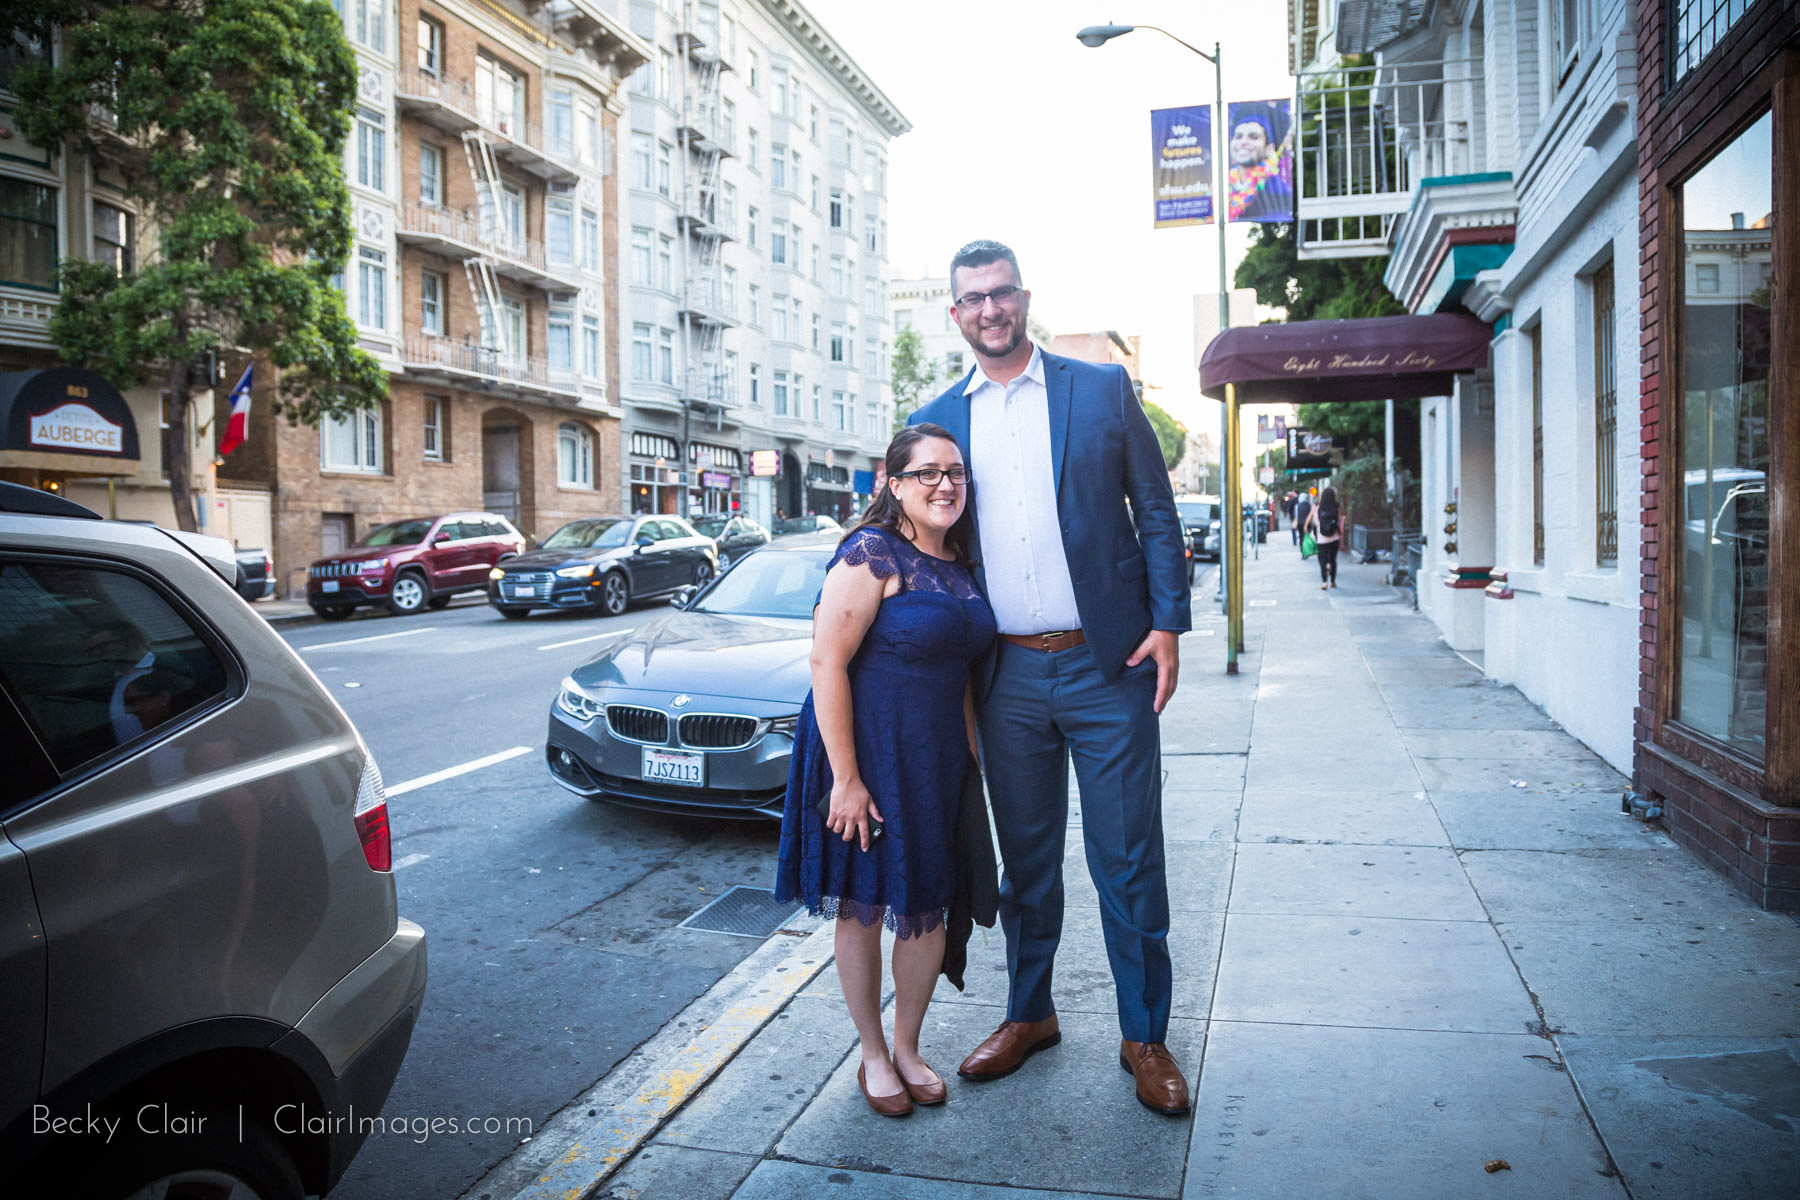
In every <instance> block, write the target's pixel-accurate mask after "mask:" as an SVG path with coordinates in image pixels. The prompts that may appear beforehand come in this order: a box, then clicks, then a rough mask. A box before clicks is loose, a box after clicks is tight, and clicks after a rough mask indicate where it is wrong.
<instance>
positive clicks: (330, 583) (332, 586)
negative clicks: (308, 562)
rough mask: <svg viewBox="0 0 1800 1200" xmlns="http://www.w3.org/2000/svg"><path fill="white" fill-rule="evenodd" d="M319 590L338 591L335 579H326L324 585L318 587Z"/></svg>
mask: <svg viewBox="0 0 1800 1200" xmlns="http://www.w3.org/2000/svg"><path fill="white" fill-rule="evenodd" d="M319 589H320V590H321V591H326V592H335V591H337V590H338V581H337V580H335V579H327V580H326V581H325V582H324V583H321V584H320V585H319Z"/></svg>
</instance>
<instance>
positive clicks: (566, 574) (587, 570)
mask: <svg viewBox="0 0 1800 1200" xmlns="http://www.w3.org/2000/svg"><path fill="white" fill-rule="evenodd" d="M593 573H594V564H593V563H583V564H582V565H581V566H579V567H558V568H557V569H556V577H557V578H558V579H586V578H587V577H588V576H590V575H592V574H593Z"/></svg>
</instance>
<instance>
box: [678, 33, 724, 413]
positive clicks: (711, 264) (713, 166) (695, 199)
mask: <svg viewBox="0 0 1800 1200" xmlns="http://www.w3.org/2000/svg"><path fill="white" fill-rule="evenodd" d="M690 39H691V41H692V43H693V44H692V45H690V46H689V47H688V53H687V54H685V55H684V56H683V57H684V59H685V67H686V69H687V71H688V73H689V80H690V83H691V86H690V87H689V88H688V89H687V90H686V94H685V97H684V99H685V103H686V106H687V111H686V112H685V113H684V114H683V120H682V127H683V129H682V132H683V141H684V142H685V143H686V150H687V154H686V156H685V157H686V169H687V171H688V178H689V186H688V190H687V195H686V207H687V214H686V216H687V220H686V221H685V222H684V223H685V224H686V225H687V227H688V235H689V236H688V242H687V255H688V277H687V281H686V283H687V302H686V303H685V304H684V305H683V312H682V322H683V324H684V325H685V326H686V332H687V340H688V344H689V346H690V348H691V357H690V358H689V360H688V366H687V371H686V381H685V382H686V389H685V390H686V392H687V395H688V396H689V397H690V398H692V399H694V400H698V401H701V402H703V403H704V404H705V405H706V407H707V408H709V409H710V408H712V407H713V406H715V405H721V404H722V403H723V401H724V390H725V389H724V377H723V367H722V365H721V358H722V352H721V345H722V342H723V340H724V337H723V335H724V323H723V321H721V319H720V317H721V315H722V309H723V305H722V303H721V296H720V292H719V275H720V267H721V265H722V264H721V258H722V255H721V254H720V247H721V246H722V245H723V244H724V241H725V232H724V230H723V229H721V228H720V226H719V212H718V204H719V195H720V190H721V176H722V175H723V164H724V160H725V157H726V154H727V151H726V148H725V146H724V145H723V142H722V137H723V133H722V131H721V129H720V128H719V121H720V116H721V89H720V86H719V83H720V80H719V75H720V71H721V70H722V69H723V68H722V60H721V58H720V56H719V49H718V48H717V47H713V48H710V52H708V51H709V48H707V47H706V46H705V44H704V42H703V41H702V40H701V39H700V37H699V35H698V33H697V32H695V33H692V34H690Z"/></svg>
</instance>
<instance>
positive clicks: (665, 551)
mask: <svg viewBox="0 0 1800 1200" xmlns="http://www.w3.org/2000/svg"><path fill="white" fill-rule="evenodd" d="M718 570H719V557H718V551H717V550H715V549H714V548H713V540H712V539H711V538H709V537H707V536H705V535H704V534H702V533H700V532H699V531H698V530H696V529H695V528H694V527H693V526H692V525H689V524H688V523H687V522H686V521H683V520H682V519H681V518H679V517H662V516H654V515H652V516H636V517H585V518H583V519H581V520H579V521H570V522H569V523H568V524H567V525H564V526H563V527H562V528H561V529H558V530H557V531H556V532H555V533H553V534H551V535H550V536H549V537H547V538H545V539H544V544H543V545H542V546H539V547H538V548H537V549H536V550H533V551H532V552H531V553H529V554H521V555H520V556H518V557H517V558H514V559H510V560H508V561H507V562H504V563H502V564H500V565H499V566H497V567H495V568H494V569H493V570H492V571H490V572H489V581H490V584H491V586H490V587H489V589H488V603H490V604H492V605H493V606H494V607H495V608H496V609H498V610H499V611H500V615H501V616H503V617H522V616H524V615H525V614H526V613H528V612H530V611H531V610H532V609H534V608H575V609H586V610H588V611H590V612H602V613H605V614H606V615H607V616H609V617H616V616H618V615H619V614H620V613H622V612H624V611H625V609H626V608H627V607H629V606H630V605H631V603H632V601H634V600H648V599H653V598H655V597H658V596H669V595H673V594H674V593H676V592H679V591H680V590H681V589H682V588H684V587H693V586H697V585H699V584H703V583H705V582H706V581H707V580H709V579H711V578H712V577H713V576H714V575H715V574H717V573H718Z"/></svg>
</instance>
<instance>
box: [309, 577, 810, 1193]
mask: <svg viewBox="0 0 1800 1200" xmlns="http://www.w3.org/2000/svg"><path fill="white" fill-rule="evenodd" d="M663 611H664V609H663V607H662V606H661V605H659V604H649V605H645V606H641V607H638V608H634V609H632V610H631V611H630V612H628V613H626V614H625V615H624V616H622V617H617V618H610V619H608V618H599V617H586V616H574V615H570V614H561V613H539V614H535V615H533V616H531V617H529V618H527V619H525V620H522V621H509V620H506V619H504V618H502V617H501V616H500V615H499V614H498V613H495V612H493V611H491V610H490V609H489V608H488V607H487V606H486V605H473V604H470V603H469V602H467V601H463V602H461V603H458V604H456V605H453V606H451V607H450V608H447V609H444V610H442V611H439V612H428V613H424V614H421V615H419V616H415V617H390V616H387V615H386V614H383V613H367V614H362V613H359V614H358V616H356V617H355V618H353V619H351V620H348V621H341V622H337V623H335V624H325V623H322V622H317V621H313V620H310V619H308V620H302V621H293V622H281V623H280V624H278V625H277V629H279V630H280V632H281V633H282V636H283V637H285V638H286V639H287V641H288V643H289V644H290V645H292V646H293V647H294V648H295V649H296V650H298V651H299V652H300V655H301V657H302V658H303V659H305V660H306V662H307V663H308V664H309V665H311V667H312V668H313V670H314V671H316V672H317V673H318V675H319V678H320V679H322V680H324V681H325V683H326V685H327V686H328V687H329V688H330V689H331V691H332V694H333V695H335V696H336V697H337V699H338V702H339V703H340V704H342V705H343V707H344V710H345V711H346V712H348V713H349V714H350V717H351V719H352V720H353V721H355V722H356V725H357V728H359V729H360V730H361V731H362V735H363V738H364V739H365V740H366V741H367V742H368V744H369V748H370V750H371V751H372V752H373V753H374V756H375V760H376V762H377V763H378V764H379V766H380V768H381V772H382V776H383V779H384V780H385V782H386V784H387V787H388V789H389V800H388V810H389V819H390V822H391V824H392V828H393V853H394V865H395V879H396V881H397V884H398V887H399V893H400V912H401V914H402V915H403V916H405V917H407V918H409V919H411V920H414V921H417V922H418V923H419V924H421V925H423V926H424V927H425V931H426V936H427V944H428V948H429V955H430V973H431V977H430V984H429V986H428V987H427V990H426V994H425V1010H424V1013H423V1015H422V1017H421V1018H420V1023H419V1026H418V1028H417V1029H416V1030H415V1031H414V1033H413V1039H412V1048H411V1050H410V1051H409V1052H408V1053H407V1057H406V1063H405V1066H404V1067H403V1068H402V1069H401V1072H400V1076H399V1078H398V1080H397V1081H396V1082H395V1084H394V1089H393V1092H392V1094H391V1095H390V1096H389V1098H388V1102H387V1105H386V1107H385V1108H384V1110H383V1112H382V1116H383V1118H384V1120H385V1122H386V1123H387V1125H388V1127H389V1129H388V1131H387V1132H383V1133H378V1134H375V1135H373V1136H371V1137H370V1139H369V1141H368V1142H367V1143H366V1144H365V1145H364V1147H363V1150H362V1153H361V1154H360V1155H358V1157H357V1159H356V1161H355V1162H354V1163H353V1164H352V1165H351V1167H350V1170H349V1172H348V1173H347V1174H346V1175H345V1177H344V1180H343V1182H342V1183H341V1184H340V1185H339V1186H338V1188H337V1189H336V1190H335V1191H334V1192H333V1193H332V1196H333V1197H334V1200H410V1198H412V1197H419V1198H421V1200H423V1198H425V1197H430V1198H432V1200H443V1198H444V1197H453V1196H457V1195H460V1194H461V1193H462V1192H463V1191H464V1190H465V1189H466V1188H467V1187H468V1186H469V1185H470V1184H471V1183H473V1182H474V1181H475V1180H476V1179H478V1178H479V1177H480V1176H481V1175H482V1174H483V1173H484V1172H485V1171H486V1170H487V1169H488V1168H490V1167H491V1166H493V1165H494V1164H495V1163H497V1162H498V1161H499V1160H500V1159H502V1158H504V1157H505V1156H506V1155H507V1154H508V1153H510V1152H511V1151H512V1150H513V1149H514V1148H515V1147H516V1146H517V1145H518V1144H519V1141H520V1139H521V1138H522V1137H524V1136H528V1135H529V1133H530V1132H531V1131H532V1130H533V1129H538V1128H542V1127H543V1125H544V1124H545V1122H546V1121H547V1120H548V1118H549V1117H550V1116H551V1115H552V1114H553V1113H555V1112H556V1111H557V1110H559V1109H560V1108H562V1107H563V1106H564V1105H566V1104H567V1103H568V1102H569V1101H570V1100H571V1099H572V1098H573V1097H575V1096H576V1095H578V1094H580V1093H581V1092H583V1091H584V1090H586V1089H587V1088H588V1087H590V1086H591V1085H592V1084H593V1083H594V1082H595V1081H596V1080H598V1079H599V1078H600V1077H602V1076H603V1075H605V1074H606V1073H607V1072H608V1071H610V1070H611V1069H612V1068H613V1066H614V1065H616V1064H617V1063H618V1062H619V1061H620V1060H621V1059H623V1058H624V1057H625V1056H626V1055H628V1054H629V1053H630V1052H631V1051H632V1049H633V1048H635V1047H636V1046H637V1045H638V1044H639V1043H641V1042H642V1041H644V1040H645V1039H646V1038H648V1037H650V1036H651V1035H652V1034H654V1033H655V1032H656V1031H657V1030H658V1029H659V1028H661V1027H662V1026H663V1025H664V1024H665V1023H666V1022H667V1021H668V1020H669V1019H670V1018H671V1017H673V1016H674V1015H675V1014H677V1013H679V1012H680V1011H681V1010H682V1009H683V1008H684V1007H685V1006H686V1005H687V1004H688V1003H689V1002H690V1001H691V1000H693V999H694V997H696V996H698V995H699V994H700V993H702V992H704V991H705V990H706V989H707V988H708V987H710V986H711V985H712V984H713V982H714V981H715V980H717V979H718V978H719V977H720V976H721V975H723V974H724V973H725V972H726V971H728V970H730V969H731V968H732V967H733V966H734V965H736V963H737V962H738V961H739V960H740V959H742V958H743V957H744V956H745V955H747V954H749V953H750V951H751V950H753V949H755V948H756V946H757V945H758V944H760V943H758V942H756V941H754V940H752V939H749V938H741V937H732V936H729V935H724V934H714V933H697V932H691V931H688V930H678V929H676V928H675V926H676V925H677V924H678V923H679V922H681V921H682V920H684V919H685V918H686V917H688V916H690V915H691V914H692V913H694V912H695V911H696V910H698V909H699V908H701V907H702V906H703V905H705V904H706V903H708V902H709V901H710V900H711V899H712V898H714V897H716V896H717V895H719V894H720V893H721V892H723V891H725V890H726V889H727V888H730V887H731V886H733V885H735V884H748V885H752V886H760V887H767V886H770V885H771V884H772V883H773V879H774V860H775V846H776V828H775V826H774V825H773V824H772V823H768V824H765V823H760V822H759V823H743V822H722V821H717V820H698V819H690V818H681V817H664V816H658V815H653V814H646V813H641V812H635V811H632V810H629V809H621V808H614V807H612V806H610V805H603V804H596V803H594V802H592V801H588V800H583V799H582V798H580V797H579V796H575V795H573V794H572V793H570V792H567V791H564V790H563V789H562V788H561V787H559V786H557V785H556V784H555V783H554V782H552V781H551V779H550V777H549V775H548V774H547V772H546V771H545V769H544V764H543V748H544V730H545V726H546V723H547V721H548V714H549V709H550V705H551V703H552V701H553V700H554V698H555V695H556V692H557V688H558V685H559V684H560V682H561V680H562V678H563V676H564V675H566V674H567V673H568V671H569V670H570V668H572V667H573V666H575V665H576V664H577V663H579V662H581V661H583V660H584V659H585V658H586V657H587V656H588V654H589V653H591V643H592V642H593V641H594V640H597V639H598V638H599V637H600V636H603V635H604V634H606V633H608V632H612V631H616V630H618V629H619V628H621V627H623V626H627V625H638V624H641V623H643V622H645V621H647V620H653V619H655V618H656V617H657V616H658V615H659V614H660V613H661V612H663ZM470 764H485V765H474V766H473V767H471V766H470ZM459 769H460V770H459ZM396 793H398V794H396ZM471 1119H473V1120H474V1121H475V1123H476V1125H477V1128H476V1130H475V1131H474V1132H469V1131H467V1126H468V1123H469V1122H470V1120H471ZM452 1121H454V1122H455V1125H454V1126H452V1125H450V1124H449V1122H452ZM434 1122H435V1125H434V1124H432V1123H434ZM396 1124H399V1125H400V1126H401V1131H400V1132H395V1131H394V1129H393V1127H394V1126H395V1125H396ZM452 1130H454V1131H452Z"/></svg>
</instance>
